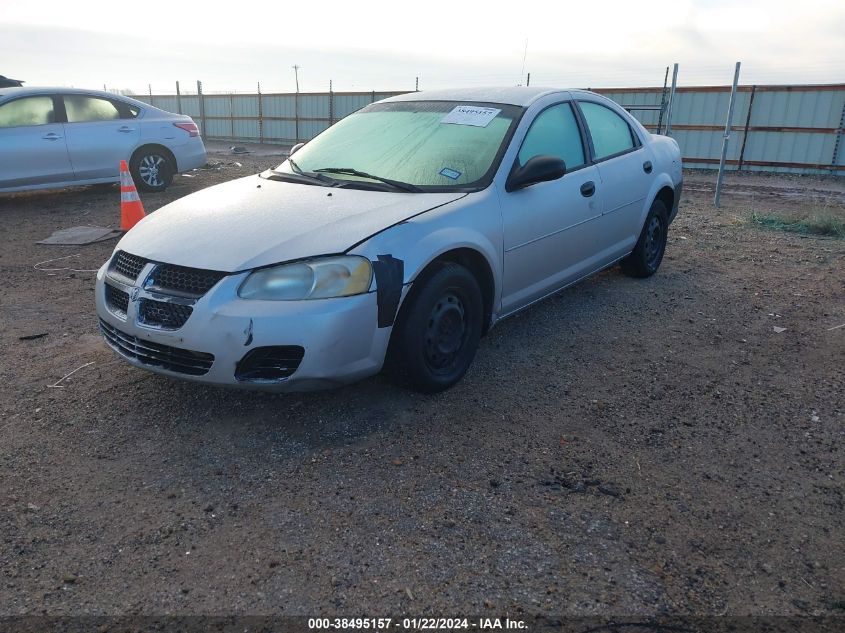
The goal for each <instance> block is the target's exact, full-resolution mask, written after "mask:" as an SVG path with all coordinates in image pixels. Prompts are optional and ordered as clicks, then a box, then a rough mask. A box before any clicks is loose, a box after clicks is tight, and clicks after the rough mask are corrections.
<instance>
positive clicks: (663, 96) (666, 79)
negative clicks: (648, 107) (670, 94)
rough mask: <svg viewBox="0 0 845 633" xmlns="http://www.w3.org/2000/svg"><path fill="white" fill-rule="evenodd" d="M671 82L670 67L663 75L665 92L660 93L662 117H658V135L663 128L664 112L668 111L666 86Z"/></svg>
mask: <svg viewBox="0 0 845 633" xmlns="http://www.w3.org/2000/svg"><path fill="white" fill-rule="evenodd" d="M668 82H669V67H668V66H666V72H665V73H664V74H663V92H661V93H660V115H659V116H658V117H657V133H658V134H660V130H661V129H662V128H663V112H664V111H665V110H666V85H667V83H668Z"/></svg>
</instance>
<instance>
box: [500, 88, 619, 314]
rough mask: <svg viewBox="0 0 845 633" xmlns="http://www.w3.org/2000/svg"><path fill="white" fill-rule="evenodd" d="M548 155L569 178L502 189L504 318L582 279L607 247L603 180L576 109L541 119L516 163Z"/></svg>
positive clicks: (560, 109) (553, 111) (566, 106)
mask: <svg viewBox="0 0 845 633" xmlns="http://www.w3.org/2000/svg"><path fill="white" fill-rule="evenodd" d="M542 155H550V156H555V157H558V158H561V159H563V161H564V162H565V163H566V175H564V176H563V177H562V178H559V179H558V180H553V181H550V182H541V183H538V184H536V185H532V186H530V187H526V188H525V189H520V190H517V191H512V192H508V191H506V190H505V187H504V185H502V186H501V189H500V191H499V200H500V204H501V207H502V216H503V229H504V251H505V253H504V275H503V287H502V314H508V313H510V312H513V311H514V310H518V309H519V308H521V307H523V306H525V305H528V304H529V303H531V302H532V301H535V300H537V299H539V298H541V297H543V296H545V295H547V294H549V293H550V292H553V291H554V290H556V289H558V288H560V287H562V286H564V285H566V284H567V283H569V282H571V281H574V280H575V279H577V278H579V277H581V276H583V275H584V274H586V272H585V271H586V269H587V268H589V262H590V257H591V256H592V255H593V254H595V253H596V252H598V251H601V250H602V248H603V240H602V236H601V235H600V234H599V233H598V232H597V231H596V220H597V219H599V218H600V217H601V214H602V195H603V192H602V187H601V181H600V178H599V174H598V170H597V169H596V167H594V166H592V165H588V156H587V152H586V151H585V148H584V142H583V137H582V134H581V130H580V128H579V126H578V123H577V120H576V118H575V112H574V110H573V106H572V104H571V103H570V102H568V101H567V102H563V103H558V104H555V105H552V106H550V107H548V108H546V109H545V110H543V111H542V112H540V114H538V115H537V117H536V118H535V119H534V121H533V123H532V124H531V127H530V128H529V130H528V133H527V134H526V135H525V139H524V140H523V142H522V146H521V147H520V150H519V154H518V156H517V161H518V163H519V165H520V166H521V165H524V164H525V163H526V162H527V161H528V160H529V159H530V158H532V157H534V156H542ZM587 272H589V271H587Z"/></svg>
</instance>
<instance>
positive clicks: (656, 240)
mask: <svg viewBox="0 0 845 633" xmlns="http://www.w3.org/2000/svg"><path fill="white" fill-rule="evenodd" d="M668 217H669V216H668V213H667V212H666V205H665V204H663V202H661V201H660V200H655V201H654V202H653V203H652V205H651V209H650V210H649V212H648V216H647V217H646V219H645V225H644V226H643V230H642V233H640V238H639V239H638V240H637V245H636V246H635V247H634V250H633V252H632V253H631V254H630V255H628V257H626V258H625V259H623V260H622V270H623V272H625V274H627V275H630V276H631V277H651V276H652V275H653V274H654V273H656V272H657V269H658V268H660V262H662V261H663V253H664V252H666V238H667V233H668V229H669V220H668Z"/></svg>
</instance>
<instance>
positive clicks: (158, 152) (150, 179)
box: [129, 147, 176, 191]
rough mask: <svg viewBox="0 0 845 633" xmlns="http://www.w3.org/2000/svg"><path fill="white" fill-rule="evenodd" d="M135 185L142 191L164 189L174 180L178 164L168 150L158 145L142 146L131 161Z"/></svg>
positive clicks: (130, 169) (130, 168) (130, 165)
mask: <svg viewBox="0 0 845 633" xmlns="http://www.w3.org/2000/svg"><path fill="white" fill-rule="evenodd" d="M129 171H130V172H132V179H133V180H134V181H135V186H136V187H138V189H140V190H142V191H164V190H165V189H167V188H168V187H169V186H170V183H171V182H173V175H174V174H175V173H176V166H175V165H174V164H173V161H172V159H171V158H170V156H168V154H167V152H165V151H164V150H162V149H161V148H158V147H142V148H141V149H139V150H138V151H137V152H135V155H134V156H132V160H131V161H130V162H129Z"/></svg>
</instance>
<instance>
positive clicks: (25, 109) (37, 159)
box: [0, 95, 73, 189]
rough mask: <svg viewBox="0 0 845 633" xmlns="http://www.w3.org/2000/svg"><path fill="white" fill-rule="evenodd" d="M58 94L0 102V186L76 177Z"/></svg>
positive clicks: (2, 187) (44, 183)
mask: <svg viewBox="0 0 845 633" xmlns="http://www.w3.org/2000/svg"><path fill="white" fill-rule="evenodd" d="M56 99H57V97H53V96H52V95H33V96H29V97H20V98H18V99H14V100H12V101H7V102H5V103H3V104H0V189H5V188H7V187H25V186H29V185H46V184H50V183H59V182H65V181H68V180H73V169H72V167H71V164H70V158H69V157H68V151H67V145H66V143H65V134H64V128H63V126H62V124H61V123H60V122H59V121H60V117H57V114H56V113H57V112H58V111H59V109H58V108H57V107H56V106H57V105H60V104H57V103H56Z"/></svg>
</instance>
